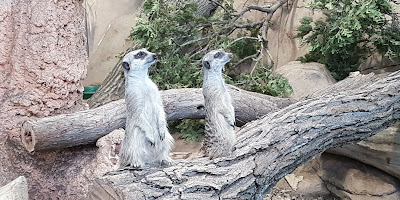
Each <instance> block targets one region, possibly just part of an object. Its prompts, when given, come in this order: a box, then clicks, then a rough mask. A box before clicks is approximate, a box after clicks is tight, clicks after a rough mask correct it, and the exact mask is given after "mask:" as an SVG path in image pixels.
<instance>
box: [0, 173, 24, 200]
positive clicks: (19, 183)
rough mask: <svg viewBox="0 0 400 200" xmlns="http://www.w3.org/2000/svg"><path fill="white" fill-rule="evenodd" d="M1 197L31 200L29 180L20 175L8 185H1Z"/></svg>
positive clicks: (4, 198) (14, 199) (12, 199)
mask: <svg viewBox="0 0 400 200" xmlns="http://www.w3.org/2000/svg"><path fill="white" fill-rule="evenodd" d="M0 199H3V200H29V195H28V182H27V181H26V178H25V177H24V176H20V177H18V178H16V179H15V180H13V181H11V182H10V183H8V184H7V185H5V186H3V187H0Z"/></svg>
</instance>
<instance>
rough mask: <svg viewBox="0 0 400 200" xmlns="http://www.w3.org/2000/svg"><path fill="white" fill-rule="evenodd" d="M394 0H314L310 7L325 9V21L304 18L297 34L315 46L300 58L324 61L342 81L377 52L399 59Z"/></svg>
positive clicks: (306, 42)
mask: <svg viewBox="0 0 400 200" xmlns="http://www.w3.org/2000/svg"><path fill="white" fill-rule="evenodd" d="M390 2H391V1H388V0H356V1H354V0H343V1H332V0H314V1H313V2H311V3H310V4H309V6H310V8H311V9H313V10H315V9H318V10H321V11H322V12H323V13H324V15H325V20H318V21H315V22H313V21H312V18H310V17H307V18H303V19H302V20H301V21H300V22H301V25H300V26H299V27H298V29H297V30H298V34H297V35H296V37H297V38H301V39H302V40H303V43H304V44H308V45H311V51H310V52H309V53H307V54H306V55H305V56H303V57H300V58H298V60H301V61H302V62H310V61H314V62H320V63H323V64H325V65H326V66H327V68H328V69H329V70H330V71H331V72H332V75H333V76H334V78H335V79H337V80H341V79H343V78H345V77H347V76H348V74H349V72H351V71H355V70H357V68H358V66H359V65H360V64H361V63H362V62H363V61H364V60H365V59H366V58H367V56H368V55H371V54H373V53H375V52H378V53H380V54H381V55H384V56H387V57H389V58H390V59H392V60H395V59H399V52H400V49H399V45H398V42H400V38H399V37H400V36H399V32H400V28H399V26H397V27H396V25H395V24H398V16H396V15H395V14H394V13H392V12H393V6H392V5H391V4H390ZM392 33H395V34H392Z"/></svg>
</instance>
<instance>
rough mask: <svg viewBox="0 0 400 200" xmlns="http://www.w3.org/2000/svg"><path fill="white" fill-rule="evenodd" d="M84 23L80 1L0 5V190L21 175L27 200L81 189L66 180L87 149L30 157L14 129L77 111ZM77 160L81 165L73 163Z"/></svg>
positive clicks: (12, 0)
mask: <svg viewBox="0 0 400 200" xmlns="http://www.w3.org/2000/svg"><path fill="white" fill-rule="evenodd" d="M84 25H85V24H84V9H83V6H82V0H30V1H24V0H1V1H0V186H2V185H5V184H6V183H8V182H10V181H11V180H13V179H15V178H17V177H18V176H21V175H23V176H25V177H27V180H28V183H29V194H30V199H56V198H60V199H65V197H66V195H65V194H68V192H69V193H71V194H72V193H77V194H79V190H82V189H81V188H78V189H69V188H68V186H67V185H68V184H67V182H68V181H72V178H71V177H69V174H73V173H72V172H73V171H74V170H75V171H77V170H79V168H81V166H80V163H79V162H84V161H85V160H88V159H90V157H89V156H87V157H85V156H84V155H82V154H85V153H87V152H90V151H91V150H90V149H89V150H75V151H73V150H69V151H68V150H65V151H52V152H45V153H35V154H32V155H31V154H28V153H27V152H26V151H25V149H23V148H22V146H21V142H20V137H19V127H20V126H21V124H22V123H23V122H24V121H25V120H27V119H32V118H37V117H45V116H49V115H54V114H57V113H66V112H73V111H76V110H79V109H81V108H82V91H83V87H82V80H83V79H84V78H85V76H86V68H87V64H88V62H87V55H86V43H87V42H86V37H85V26H84ZM76 155H81V157H80V158H79V157H78V156H76ZM77 158H79V160H82V161H79V162H77V163H73V162H74V159H75V160H78V159H77ZM73 164H77V166H74V165H73ZM71 196H72V197H73V195H71Z"/></svg>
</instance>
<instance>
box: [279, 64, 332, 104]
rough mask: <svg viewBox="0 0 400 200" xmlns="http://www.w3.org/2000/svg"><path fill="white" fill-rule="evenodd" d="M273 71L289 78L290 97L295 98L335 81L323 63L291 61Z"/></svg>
mask: <svg viewBox="0 0 400 200" xmlns="http://www.w3.org/2000/svg"><path fill="white" fill-rule="evenodd" d="M275 73H277V74H281V75H282V76H284V77H285V78H287V79H288V80H289V84H290V85H291V86H292V88H293V95H292V98H295V99H300V98H302V97H305V96H307V95H309V94H311V93H313V92H315V91H318V90H321V89H324V88H326V87H328V86H330V85H332V84H334V83H336V81H335V79H334V78H333V77H332V75H331V74H330V73H329V71H328V70H327V69H326V67H325V65H323V64H319V63H301V62H300V61H292V62H290V63H288V64H286V65H284V66H282V67H279V68H278V69H277V70H276V71H275Z"/></svg>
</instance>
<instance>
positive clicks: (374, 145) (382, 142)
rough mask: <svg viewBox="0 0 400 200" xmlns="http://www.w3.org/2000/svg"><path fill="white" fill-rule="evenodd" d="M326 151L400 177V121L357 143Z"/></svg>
mask: <svg viewBox="0 0 400 200" xmlns="http://www.w3.org/2000/svg"><path fill="white" fill-rule="evenodd" d="M328 152H330V153H335V154H339V155H344V156H347V157H350V158H354V159H356V160H359V161H361V162H364V163H367V164H369V165H372V166H374V167H376V168H379V169H381V170H383V171H385V172H387V173H389V174H391V175H393V176H395V177H397V178H399V179H400V122H399V123H396V124H395V125H394V126H392V127H389V128H387V129H385V130H383V131H382V132H380V133H378V134H376V135H374V136H372V137H370V138H368V139H366V140H364V141H361V142H359V143H357V144H352V145H346V146H343V147H342V148H335V149H330V150H329V151H328Z"/></svg>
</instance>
